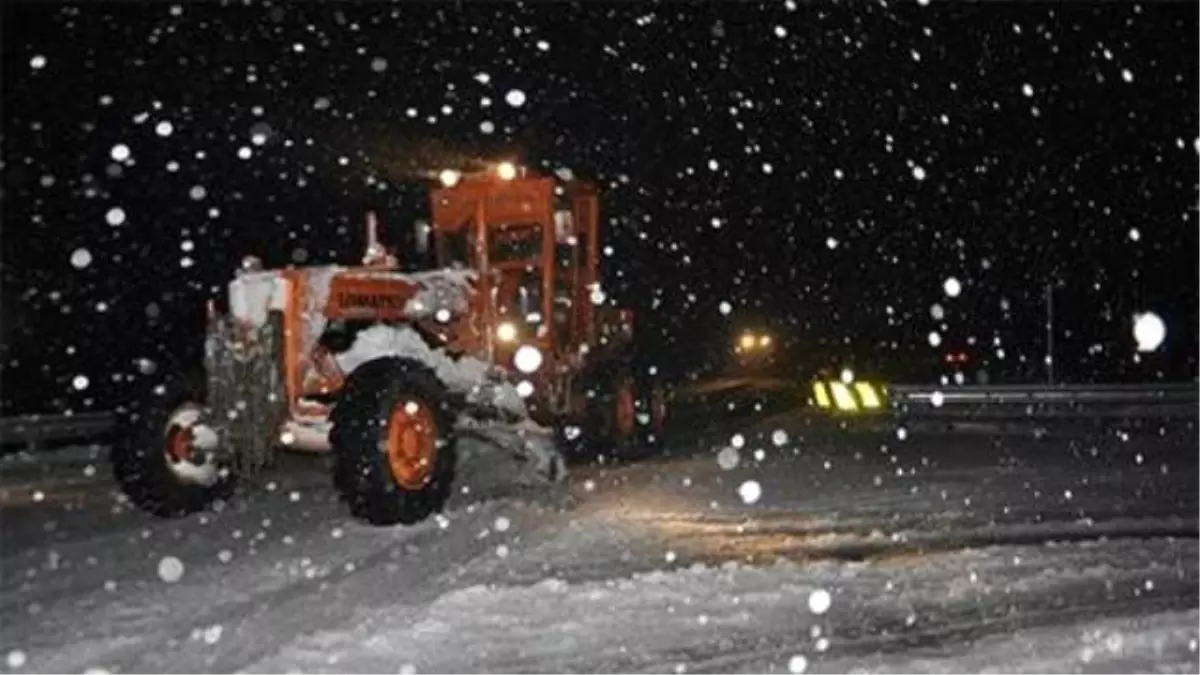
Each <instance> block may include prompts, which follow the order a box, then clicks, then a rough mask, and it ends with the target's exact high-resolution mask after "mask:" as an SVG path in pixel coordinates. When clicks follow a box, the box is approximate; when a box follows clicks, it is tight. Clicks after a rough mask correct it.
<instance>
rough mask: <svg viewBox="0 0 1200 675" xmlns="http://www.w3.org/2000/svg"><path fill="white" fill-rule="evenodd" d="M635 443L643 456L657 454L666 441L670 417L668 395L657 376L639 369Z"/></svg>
mask: <svg viewBox="0 0 1200 675" xmlns="http://www.w3.org/2000/svg"><path fill="white" fill-rule="evenodd" d="M636 378H637V383H636V384H637V442H638V445H639V451H640V452H641V453H643V454H650V453H657V452H658V451H660V450H661V449H662V447H663V445H664V442H665V440H666V432H667V429H666V424H667V419H668V417H669V415H670V412H669V405H668V393H667V390H666V388H665V387H663V384H662V381H660V380H659V379H658V377H657V374H655V373H652V372H650V370H649V369H641V370H640V371H639V372H638V374H637V376H636Z"/></svg>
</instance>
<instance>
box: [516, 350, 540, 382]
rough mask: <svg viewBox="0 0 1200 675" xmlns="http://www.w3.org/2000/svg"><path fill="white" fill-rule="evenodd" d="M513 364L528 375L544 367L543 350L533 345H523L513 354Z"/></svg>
mask: <svg viewBox="0 0 1200 675" xmlns="http://www.w3.org/2000/svg"><path fill="white" fill-rule="evenodd" d="M513 365H514V366H516V367H517V370H519V371H521V372H522V373H525V374H526V375H528V374H530V373H533V372H536V371H537V369H538V368H541V367H542V351H541V350H540V349H538V348H537V347H534V346H533V345H521V346H520V347H519V348H518V349H517V353H516V354H513Z"/></svg>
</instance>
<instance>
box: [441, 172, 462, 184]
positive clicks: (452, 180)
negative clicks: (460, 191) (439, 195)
mask: <svg viewBox="0 0 1200 675" xmlns="http://www.w3.org/2000/svg"><path fill="white" fill-rule="evenodd" d="M461 178H462V174H460V173H459V172H457V171H455V170H454V169H444V170H443V171H442V172H441V173H440V174H438V180H440V181H442V185H443V186H444V187H448V188H449V187H454V186H455V185H458V181H459V179H461Z"/></svg>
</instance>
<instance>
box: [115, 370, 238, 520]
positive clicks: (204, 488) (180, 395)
mask: <svg viewBox="0 0 1200 675" xmlns="http://www.w3.org/2000/svg"><path fill="white" fill-rule="evenodd" d="M202 390H203V387H202V385H199V384H198V383H197V382H195V381H193V380H189V381H186V382H184V381H173V382H169V383H167V384H166V385H163V387H161V388H158V389H157V390H154V391H151V392H150V393H149V394H148V395H147V396H145V397H144V398H143V399H142V400H141V401H139V402H138V404H136V405H135V406H134V407H132V408H130V409H129V410H126V411H124V412H122V413H121V414H120V418H119V422H118V424H119V426H120V429H119V434H118V437H117V441H116V442H115V443H114V444H113V446H112V452H111V461H112V469H113V477H114V478H115V479H116V482H117V485H118V486H119V487H120V489H121V491H122V492H123V493H124V494H125V496H126V497H128V498H129V501H130V502H132V503H133V504H134V505H135V506H137V507H138V508H140V509H142V510H143V511H146V512H148V513H150V514H153V515H155V516H159V517H163V518H178V517H181V516H186V515H188V514H192V513H195V512H197V511H202V510H205V509H207V508H209V507H211V506H213V505H214V504H216V503H218V502H224V501H226V500H228V499H229V497H230V496H231V495H232V494H233V491H234V488H235V483H236V479H235V476H234V475H233V474H232V473H231V472H230V471H229V470H228V469H227V468H222V469H220V470H219V471H218V472H217V473H216V474H215V479H214V480H212V481H211V482H210V481H208V480H204V481H199V482H197V481H195V480H188V479H186V478H185V476H187V475H192V476H195V475H196V472H195V470H194V469H196V470H198V469H199V468H204V469H205V472H208V468H207V466H206V465H195V464H193V465H191V466H187V465H184V464H183V463H182V462H187V461H188V460H182V462H173V461H172V460H171V459H170V458H169V457H168V452H167V444H168V438H169V436H170V433H171V426H172V424H171V423H172V420H175V421H176V422H178V421H180V420H182V419H189V420H197V421H199V422H200V423H202V424H203V423H204V422H205V421H206V419H207V416H208V411H207V409H206V408H205V407H204V406H203V404H201V403H199V401H200V400H201V399H202V396H201V394H200V392H201V391H202ZM210 475H211V474H210Z"/></svg>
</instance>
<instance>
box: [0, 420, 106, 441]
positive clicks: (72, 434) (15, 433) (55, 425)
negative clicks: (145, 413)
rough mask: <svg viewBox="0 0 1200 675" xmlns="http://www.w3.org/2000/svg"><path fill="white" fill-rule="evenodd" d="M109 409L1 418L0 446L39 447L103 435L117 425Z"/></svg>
mask: <svg viewBox="0 0 1200 675" xmlns="http://www.w3.org/2000/svg"><path fill="white" fill-rule="evenodd" d="M116 423H117V417H116V415H115V414H114V413H112V412H89V413H79V414H75V415H22V416H20V417H5V418H0V446H3V447H10V446H14V445H20V446H24V448H25V449H26V450H39V449H42V448H44V447H45V446H47V445H51V444H54V443H64V442H69V441H83V440H91V439H95V438H98V437H102V436H104V435H106V434H108V433H111V432H112V431H113V430H114V429H115V428H116Z"/></svg>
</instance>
